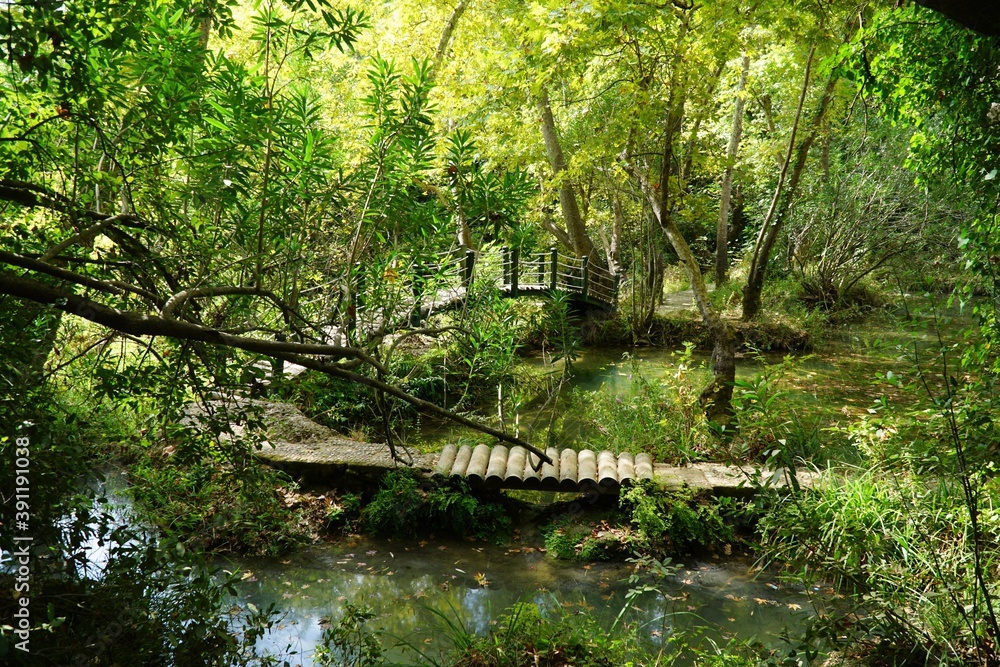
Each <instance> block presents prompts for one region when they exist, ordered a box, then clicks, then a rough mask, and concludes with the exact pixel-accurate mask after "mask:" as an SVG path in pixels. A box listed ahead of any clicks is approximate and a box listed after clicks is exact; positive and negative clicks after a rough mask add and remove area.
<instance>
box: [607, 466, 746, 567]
mask: <svg viewBox="0 0 1000 667" xmlns="http://www.w3.org/2000/svg"><path fill="white" fill-rule="evenodd" d="M620 502H621V506H622V509H623V510H625V511H626V512H627V513H628V515H629V518H630V521H631V523H632V525H633V526H634V527H635V529H636V533H637V536H636V537H637V539H636V543H635V545H636V547H637V548H638V549H639V550H642V551H653V552H656V553H669V554H686V553H690V552H692V551H696V550H706V549H713V548H715V547H717V546H719V545H723V544H728V543H731V542H732V541H733V540H734V538H735V535H734V532H733V529H732V528H731V527H730V526H729V525H728V524H727V523H726V520H725V516H724V514H725V513H729V512H730V510H732V509H733V507H734V504H733V501H732V500H731V499H722V498H720V499H717V500H714V501H713V500H710V499H708V498H705V497H703V496H699V495H696V494H695V493H694V492H692V491H690V490H687V489H685V490H681V491H669V492H668V491H664V490H663V489H662V488H660V487H659V486H658V485H657V484H656V483H655V482H652V481H648V480H643V481H640V482H638V483H636V484H633V485H632V486H630V487H629V488H628V489H627V490H625V491H624V492H623V493H622V495H621V501H620Z"/></svg>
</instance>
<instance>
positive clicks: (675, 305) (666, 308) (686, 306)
mask: <svg viewBox="0 0 1000 667" xmlns="http://www.w3.org/2000/svg"><path fill="white" fill-rule="evenodd" d="M705 287H707V288H708V291H709V292H712V291H713V290H715V285H714V284H713V283H707V284H706V285H705ZM688 310H697V308H696V306H695V303H694V290H690V289H686V290H683V291H681V292H674V293H673V294H667V295H666V296H665V297H663V303H662V304H661V305H660V306H658V307H657V308H656V314H657V315H662V316H669V315H672V314H674V313H682V312H685V311H688Z"/></svg>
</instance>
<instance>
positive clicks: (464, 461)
mask: <svg viewBox="0 0 1000 667" xmlns="http://www.w3.org/2000/svg"><path fill="white" fill-rule="evenodd" d="M227 404H228V405H229V407H228V408H227V407H225V406H226V405H227ZM229 409H232V410H234V413H233V414H234V417H233V418H232V419H231V428H232V429H233V433H234V435H236V436H241V435H243V434H244V432H245V431H244V426H243V424H242V423H241V421H242V420H241V417H240V416H239V415H240V414H245V413H247V412H248V411H249V412H251V413H253V412H259V418H260V419H261V420H262V421H263V423H264V425H265V433H264V434H263V435H264V436H265V437H266V440H265V441H264V442H263V443H262V446H261V448H260V449H258V450H256V451H255V452H254V455H255V456H256V457H257V458H258V459H259V460H261V461H262V462H264V463H267V464H269V465H272V466H274V467H276V468H280V469H284V470H286V471H288V472H289V473H290V474H292V475H295V476H302V477H306V478H310V479H312V480H314V481H316V482H320V483H324V484H337V485H344V487H345V488H347V487H348V486H361V487H364V488H371V487H372V486H373V485H375V484H377V483H378V480H380V479H381V478H382V476H383V475H385V473H386V472H387V471H389V470H391V469H393V468H399V467H405V466H402V464H400V463H399V462H397V461H394V460H393V459H392V457H391V456H390V455H389V448H388V447H387V446H386V445H385V444H382V443H372V442H360V441H357V440H352V439H350V438H345V437H342V436H340V435H338V434H336V433H334V432H333V431H331V430H330V429H328V428H327V427H325V426H322V425H321V424H318V423H316V422H314V421H312V420H311V419H309V418H308V417H306V416H305V415H304V414H302V412H301V411H300V410H299V409H298V408H297V407H295V406H293V405H289V404H287V403H280V402H275V401H260V400H252V399H247V398H239V397H230V398H229V399H228V400H226V401H222V400H220V401H218V402H214V403H213V413H214V414H213V416H212V419H214V420H217V419H219V418H220V417H221V416H222V415H224V414H225V412H226V411H227V410H229ZM185 412H186V415H185V417H184V418H183V420H182V422H183V423H185V424H186V425H188V426H192V427H195V428H199V427H202V426H203V423H204V420H206V419H208V418H209V417H208V416H207V415H206V414H205V412H204V411H203V410H202V409H201V408H200V407H197V406H194V405H191V406H188V409H187V410H186V411H185ZM546 454H547V455H548V456H549V458H551V459H552V461H553V463H552V464H551V465H550V464H547V463H546V464H543V465H541V466H538V463H539V459H538V458H537V457H535V456H534V455H532V454H530V453H528V451H527V450H525V449H524V448H523V447H510V448H508V447H506V446H505V445H494V446H492V447H491V446H490V445H486V444H479V445H475V446H471V445H461V446H457V445H454V444H451V445H447V446H445V447H444V448H443V449H442V450H441V451H440V452H437V453H427V454H423V453H414V455H413V462H412V463H413V466H412V467H413V469H414V470H416V471H418V472H419V473H421V474H423V475H425V476H426V477H428V478H436V479H445V478H447V479H464V480H465V481H466V482H467V483H468V484H469V485H470V486H472V487H482V488H494V489H527V490H534V489H537V490H541V491H556V492H571V493H593V492H597V493H601V494H605V493H607V494H614V493H618V491H619V490H620V489H621V488H622V487H623V486H627V485H628V484H630V483H632V482H634V481H635V480H642V479H651V480H653V481H655V482H657V483H658V484H660V485H662V486H664V487H665V488H668V489H681V488H691V489H694V490H696V491H708V492H710V493H713V494H715V495H717V496H749V495H751V494H752V493H753V492H754V487H753V482H755V481H761V482H762V481H771V482H774V485H776V486H784V485H786V484H787V481H788V480H787V479H784V477H783V473H779V474H778V475H777V478H776V479H774V478H775V475H774V474H773V473H772V472H771V471H767V470H761V469H759V467H757V466H753V465H747V466H742V467H740V466H728V465H724V464H721V463H692V464H689V465H686V466H673V465H668V464H664V463H657V462H655V461H653V459H652V458H651V457H650V456H649V454H643V453H638V454H632V453H620V454H613V453H612V452H610V451H598V452H595V451H593V450H582V451H576V450H573V449H562V450H557V449H555V448H548V449H547V450H546ZM815 476H816V473H811V472H806V471H799V472H798V474H797V479H798V483H799V484H800V485H801V486H803V487H809V486H811V485H812V482H813V479H814V478H815Z"/></svg>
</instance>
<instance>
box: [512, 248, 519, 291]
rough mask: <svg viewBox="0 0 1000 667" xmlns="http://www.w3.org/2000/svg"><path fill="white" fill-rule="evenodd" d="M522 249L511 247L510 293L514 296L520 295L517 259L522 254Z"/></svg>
mask: <svg viewBox="0 0 1000 667" xmlns="http://www.w3.org/2000/svg"><path fill="white" fill-rule="evenodd" d="M520 254H521V253H520V250H519V249H518V248H511V249H510V295H511V296H512V297H514V298H517V297H518V292H517V270H518V267H517V260H518V255H520Z"/></svg>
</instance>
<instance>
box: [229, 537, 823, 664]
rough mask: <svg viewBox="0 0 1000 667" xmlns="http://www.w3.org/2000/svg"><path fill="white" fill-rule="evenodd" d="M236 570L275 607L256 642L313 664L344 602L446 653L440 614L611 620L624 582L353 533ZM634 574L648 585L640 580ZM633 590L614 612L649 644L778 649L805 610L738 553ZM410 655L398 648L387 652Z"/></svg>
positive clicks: (466, 548)
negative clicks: (523, 613)
mask: <svg viewBox="0 0 1000 667" xmlns="http://www.w3.org/2000/svg"><path fill="white" fill-rule="evenodd" d="M228 566H229V567H230V568H231V567H239V568H240V569H242V570H244V571H245V574H244V576H245V577H246V578H245V579H244V581H243V583H242V586H241V593H242V596H243V601H244V602H250V603H253V604H255V605H257V606H258V607H261V608H264V607H266V606H268V605H269V604H272V603H273V604H274V605H276V607H278V608H279V609H283V610H285V615H284V617H283V618H282V620H281V622H280V623H279V624H278V625H277V626H276V630H275V631H274V632H272V634H271V635H270V636H269V637H268V638H267V639H266V641H265V642H264V644H263V646H262V648H267V649H268V650H269V651H271V652H273V653H276V654H278V655H284V656H288V657H289V659H290V660H291V661H292V663H293V664H297V663H298V661H301V663H302V664H304V665H308V664H311V660H310V656H311V654H312V651H313V649H314V648H315V646H316V644H317V642H319V641H320V639H321V636H322V633H323V627H325V626H326V625H327V624H328V623H330V622H333V623H336V622H337V620H339V618H340V617H341V615H342V609H343V607H344V605H345V603H348V602H350V603H353V604H355V605H367V606H369V607H370V608H371V609H372V610H373V611H374V612H375V613H376V615H377V616H376V619H375V620H374V621H372V626H371V627H373V628H377V629H379V630H381V631H383V632H384V633H385V636H386V637H389V638H395V639H396V640H397V641H398V640H405V641H406V642H408V643H411V644H413V645H415V646H418V647H419V648H420V649H421V650H422V651H429V652H431V653H432V654H438V653H443V652H447V650H448V649H449V648H450V647H451V646H452V644H451V643H450V642H449V632H448V631H447V629H446V625H447V623H446V622H445V621H444V620H443V619H442V618H441V616H440V615H439V614H441V615H444V616H445V617H447V618H448V619H449V621H450V622H452V623H455V624H457V625H460V626H462V627H464V628H466V629H467V630H468V631H469V632H470V633H474V634H476V635H480V636H482V635H484V634H486V632H487V631H488V630H489V629H490V627H491V624H492V622H493V621H494V620H495V619H496V618H497V617H498V616H500V615H501V614H502V613H504V612H505V610H507V609H508V608H509V607H510V606H511V605H513V604H514V603H517V602H529V603H534V604H536V605H537V606H538V608H539V610H540V611H541V612H542V613H544V614H554V613H581V612H584V611H586V612H587V613H590V614H591V615H592V616H593V617H594V618H595V619H596V620H597V621H598V623H599V624H600V625H601V626H602V627H604V628H610V627H611V626H612V624H613V623H614V622H615V618H616V617H617V615H618V614H619V612H620V611H621V609H622V607H623V605H624V604H625V596H626V594H627V593H628V590H629V588H630V586H629V583H628V576H629V574H631V573H632V571H633V570H632V566H631V565H630V564H627V563H594V564H589V565H580V564H573V563H566V562H562V561H557V560H555V559H553V558H551V557H549V556H548V555H546V554H545V553H542V552H541V551H540V550H539V549H537V548H535V547H530V546H518V545H516V543H515V546H508V547H502V546H494V545H487V544H476V543H470V542H441V541H435V542H433V543H429V542H424V541H421V542H410V541H400V540H392V541H388V540H372V539H368V538H361V537H352V538H350V540H349V541H347V542H345V543H342V544H337V545H333V544H327V545H319V546H315V547H312V548H309V549H306V550H303V551H300V552H298V553H296V554H295V555H294V556H293V557H291V558H284V559H280V558H275V559H259V558H257V559H240V560H235V561H229V563H228ZM642 583H644V584H645V583H651V584H653V583H654V582H653V580H652V578H651V577H649V576H646V577H643V579H642ZM654 586H655V587H656V588H658V589H659V592H647V593H644V594H642V595H640V596H639V597H638V598H637V599H636V600H635V602H634V605H633V606H632V607H631V608H630V609H629V610H628V611H627V612H626V614H625V616H624V620H626V621H627V622H629V623H631V624H637V625H638V626H639V636H640V638H641V639H642V640H644V641H646V642H648V644H649V648H650V649H651V650H652V651H654V652H655V650H656V648H657V647H658V646H659V645H660V644H661V642H662V641H663V640H664V638H666V637H669V636H670V635H671V634H672V633H676V632H688V633H691V632H693V631H695V630H697V631H698V632H699V633H701V634H702V636H703V639H705V640H712V641H714V642H716V643H717V644H720V645H722V644H725V643H726V642H727V641H728V640H729V639H730V638H738V639H742V640H750V639H754V640H758V641H761V642H762V643H764V644H765V645H769V646H773V647H777V646H778V645H779V643H780V641H779V639H778V637H779V634H780V633H781V631H782V630H784V629H786V628H787V629H789V630H792V631H794V630H795V629H798V628H800V627H802V625H803V623H804V621H805V619H806V618H807V617H808V616H809V615H811V614H812V612H811V609H812V606H811V603H810V596H809V595H808V594H807V592H806V591H804V590H802V589H794V588H788V587H786V586H784V585H782V584H780V583H779V582H778V581H777V580H775V579H773V578H769V577H767V576H761V577H759V578H757V579H755V578H753V576H752V575H751V566H750V564H749V563H748V562H745V561H742V560H730V561H721V562H720V561H713V562H696V563H692V564H690V565H689V566H681V567H680V569H679V570H677V572H676V574H675V575H673V576H671V577H668V578H667V579H665V580H663V581H662V582H660V583H659V584H654ZM390 657H391V658H395V659H398V660H402V661H407V659H409V660H411V661H412V660H413V659H414V657H415V656H414V654H413V653H409V654H407V653H405V652H401V651H400V649H399V648H398V647H397V649H396V650H395V651H393V654H391V656H390Z"/></svg>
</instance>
